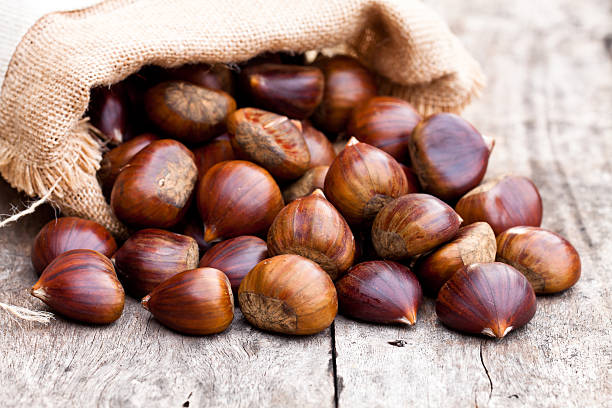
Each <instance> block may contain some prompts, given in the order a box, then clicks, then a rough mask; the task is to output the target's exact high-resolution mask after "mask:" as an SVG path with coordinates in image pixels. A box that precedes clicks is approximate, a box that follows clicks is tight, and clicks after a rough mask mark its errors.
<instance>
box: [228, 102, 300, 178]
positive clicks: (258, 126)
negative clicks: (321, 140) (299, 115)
mask: <svg viewBox="0 0 612 408" xmlns="http://www.w3.org/2000/svg"><path fill="white" fill-rule="evenodd" d="M227 129H228V131H229V133H230V135H231V141H232V146H233V147H234V150H236V151H238V152H239V156H242V155H243V156H245V157H246V158H248V159H249V160H250V161H253V162H255V163H258V164H259V165H261V166H262V167H264V168H265V169H266V170H268V171H269V172H270V173H271V174H272V175H273V176H274V177H277V178H280V179H289V180H290V179H295V178H298V177H300V176H301V175H302V174H304V172H306V170H308V167H309V165H310V153H309V151H308V146H307V145H306V141H305V140H304V137H303V136H302V132H301V131H300V130H299V129H298V128H297V127H296V126H295V125H294V124H293V123H292V121H291V120H289V118H287V117H286V116H281V115H277V114H276V113H272V112H267V111H264V110H261V109H255V108H243V109H238V110H237V111H236V112H234V113H232V114H231V115H230V116H229V117H228V119H227Z"/></svg>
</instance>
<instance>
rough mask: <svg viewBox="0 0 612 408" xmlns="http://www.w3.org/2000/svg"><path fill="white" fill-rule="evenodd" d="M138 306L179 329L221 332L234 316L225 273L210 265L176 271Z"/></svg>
mask: <svg viewBox="0 0 612 408" xmlns="http://www.w3.org/2000/svg"><path fill="white" fill-rule="evenodd" d="M142 306H143V307H144V308H145V309H147V310H148V311H150V312H151V313H152V314H153V316H155V319H156V320H158V321H159V322H161V323H162V324H163V325H164V326H167V327H169V328H171V329H172V330H175V331H177V332H179V333H185V334H193V335H206V334H214V333H221V332H222V331H224V330H225V329H227V327H228V326H229V325H230V323H232V320H234V296H233V295H232V288H231V287H230V283H229V280H228V279H227V276H225V274H224V273H223V272H221V271H219V270H217V269H214V268H197V269H191V270H188V271H183V272H181V273H178V274H176V275H174V276H172V277H170V278H168V279H167V280H166V281H164V282H162V283H160V284H159V285H158V286H157V287H155V289H153V291H152V292H151V293H149V294H148V295H147V296H145V297H144V298H143V299H142Z"/></svg>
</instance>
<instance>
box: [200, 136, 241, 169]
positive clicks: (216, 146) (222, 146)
mask: <svg viewBox="0 0 612 408" xmlns="http://www.w3.org/2000/svg"><path fill="white" fill-rule="evenodd" d="M193 154H194V156H195V163H196V166H197V167H198V175H199V178H202V176H204V174H206V171H207V170H208V169H210V168H211V167H212V166H214V165H215V164H217V163H221V162H222V161H227V160H234V159H236V155H235V154H234V150H233V149H232V143H231V142H230V137H229V135H228V134H227V133H224V134H222V135H221V136H217V137H215V138H214V139H213V140H211V141H210V142H208V143H206V144H205V145H204V146H202V147H198V148H197V149H195V150H193Z"/></svg>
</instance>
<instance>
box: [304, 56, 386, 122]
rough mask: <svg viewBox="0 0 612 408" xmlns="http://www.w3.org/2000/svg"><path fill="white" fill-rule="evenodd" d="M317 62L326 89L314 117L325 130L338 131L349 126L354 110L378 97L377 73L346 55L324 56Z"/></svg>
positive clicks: (314, 120)
mask: <svg viewBox="0 0 612 408" xmlns="http://www.w3.org/2000/svg"><path fill="white" fill-rule="evenodd" d="M314 65H315V66H317V67H318V68H320V69H321V71H322V72H323V76H324V77H325V88H324V92H323V99H322V101H321V103H320V104H319V106H318V108H317V109H316V111H315V113H314V115H313V116H312V120H313V122H314V124H315V126H316V127H317V128H318V129H321V130H322V131H324V132H326V133H339V132H341V131H343V130H344V129H345V128H346V124H347V122H348V121H349V119H350V117H351V113H352V112H353V109H354V108H355V107H356V106H357V105H359V104H360V103H362V102H365V101H367V100H368V99H370V98H372V97H374V96H376V82H375V80H374V76H373V75H372V74H371V73H370V72H369V71H368V70H367V69H366V68H365V67H364V66H363V65H361V63H360V62H359V61H357V60H356V59H355V58H352V57H349V56H346V55H337V56H334V57H330V58H322V59H320V60H318V61H316V62H315V64H314Z"/></svg>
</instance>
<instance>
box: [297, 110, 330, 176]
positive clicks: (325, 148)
mask: <svg viewBox="0 0 612 408" xmlns="http://www.w3.org/2000/svg"><path fill="white" fill-rule="evenodd" d="M302 136H303V137H304V140H305V141H306V146H308V151H309V152H310V168H313V167H316V166H329V165H330V164H331V163H332V162H333V161H334V159H335V158H336V151H335V150H334V145H332V143H331V142H330V141H329V139H328V138H327V137H326V136H325V135H324V134H323V133H321V132H319V131H318V130H317V129H315V128H314V127H312V125H311V124H310V123H308V122H307V121H304V122H302Z"/></svg>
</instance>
